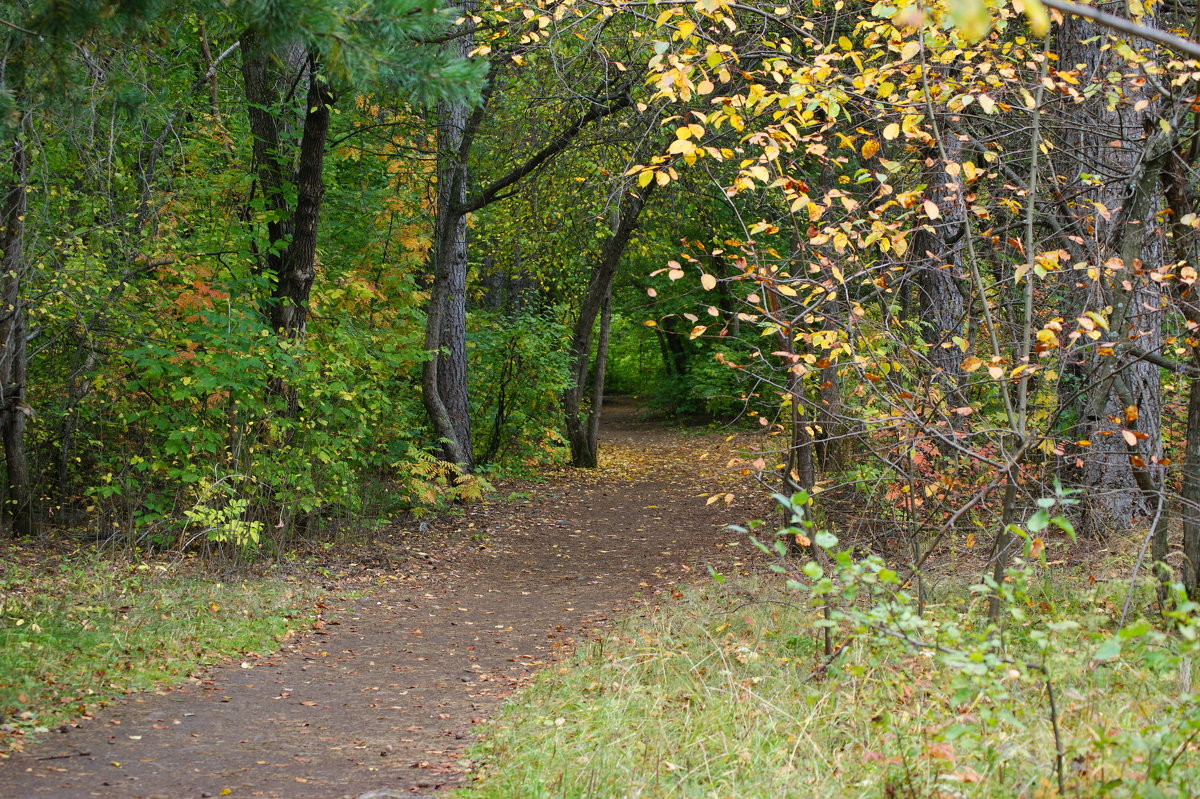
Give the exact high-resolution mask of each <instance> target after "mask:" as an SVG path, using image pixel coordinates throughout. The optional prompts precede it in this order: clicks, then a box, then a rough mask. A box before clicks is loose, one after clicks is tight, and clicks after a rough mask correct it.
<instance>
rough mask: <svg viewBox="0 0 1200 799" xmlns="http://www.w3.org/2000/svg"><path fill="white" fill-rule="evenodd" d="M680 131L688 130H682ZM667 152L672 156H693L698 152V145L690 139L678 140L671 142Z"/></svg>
mask: <svg viewBox="0 0 1200 799" xmlns="http://www.w3.org/2000/svg"><path fill="white" fill-rule="evenodd" d="M680 130H687V128H680ZM667 152H668V153H669V154H671V155H691V154H692V153H694V152H696V144H695V142H693V141H691V140H690V139H676V140H675V141H673V142H671V146H670V147H668V148H667Z"/></svg>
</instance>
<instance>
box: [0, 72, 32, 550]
mask: <svg viewBox="0 0 1200 799" xmlns="http://www.w3.org/2000/svg"><path fill="white" fill-rule="evenodd" d="M14 74H15V75H16V79H15V80H13V78H12V77H11V76H13V75H14ZM22 78H23V75H21V73H20V67H19V65H17V64H15V63H10V64H9V79H10V85H14V84H15V85H17V86H18V88H19V87H20V83H21V81H22ZM17 94H18V97H20V91H19V90H18V92H17ZM29 116H30V114H29V111H28V110H24V111H22V113H21V117H20V119H19V121H18V125H17V130H16V131H15V133H14V134H13V137H12V142H11V145H10V150H9V179H8V181H7V186H6V188H5V192H4V197H3V202H2V204H0V249H2V251H3V254H2V255H0V272H2V274H0V302H2V303H3V308H0V314H2V315H0V437H2V438H3V442H4V460H5V467H6V473H7V477H8V492H7V497H6V503H5V507H4V509H3V511H4V516H5V517H7V518H8V520H9V521H10V523H11V525H12V532H13V535H17V536H23V535H32V534H33V533H34V532H36V530H37V524H36V521H35V509H34V502H33V491H32V490H31V486H30V477H29V462H28V460H27V458H26V456H25V426H26V423H27V422H28V420H29V418H30V417H31V416H32V415H33V412H32V410H31V409H30V407H29V405H28V404H27V403H26V401H25V380H26V375H27V369H28V360H27V359H28V353H27V350H26V331H25V300H24V297H23V296H22V282H23V281H24V279H25V277H26V275H27V273H28V266H29V265H28V262H27V261H26V258H25V213H26V211H27V206H28V203H27V200H26V192H27V189H28V183H29V152H28V150H27V148H26V144H25V140H24V136H25V134H26V133H27V131H28V127H29Z"/></svg>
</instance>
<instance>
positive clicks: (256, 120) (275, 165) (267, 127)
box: [241, 28, 292, 275]
mask: <svg viewBox="0 0 1200 799" xmlns="http://www.w3.org/2000/svg"><path fill="white" fill-rule="evenodd" d="M241 41H242V45H241V51H242V81H243V84H244V90H245V94H246V110H247V114H248V115H249V119H250V133H251V136H252V137H253V147H254V168H255V179H256V181H257V182H258V191H259V194H261V195H262V198H263V203H264V208H263V212H264V213H263V216H265V217H266V218H267V245H268V246H267V251H266V252H265V253H264V254H263V259H262V266H263V268H264V269H266V270H267V271H268V272H270V273H272V274H275V275H279V274H280V273H282V272H283V259H284V250H283V248H282V242H283V241H284V240H285V239H286V238H287V237H288V235H289V234H290V233H291V221H292V216H291V214H290V213H289V212H288V211H289V209H288V207H287V199H286V196H285V191H284V185H285V182H286V180H287V172H288V169H287V166H286V165H287V164H288V162H289V160H290V159H288V158H286V157H285V154H284V153H283V151H282V142H281V136H280V124H279V118H278V114H279V112H280V108H279V102H280V93H279V84H280V83H281V77H280V75H279V73H278V71H277V70H276V69H275V68H274V66H273V62H272V56H273V54H272V52H271V49H270V47H268V45H267V44H266V42H264V41H263V37H262V35H261V34H259V33H258V32H257V31H255V30H254V29H253V28H251V29H247V30H246V31H245V32H243V33H242V37H241Z"/></svg>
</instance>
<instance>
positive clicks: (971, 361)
mask: <svg viewBox="0 0 1200 799" xmlns="http://www.w3.org/2000/svg"><path fill="white" fill-rule="evenodd" d="M981 366H983V361H981V360H980V359H978V358H976V357H975V356H974V355H972V356H971V357H969V358H963V362H962V370H963V371H964V372H974V371H975V370H976V369H978V368H979V367H981Z"/></svg>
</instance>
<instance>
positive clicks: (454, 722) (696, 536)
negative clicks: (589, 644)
mask: <svg viewBox="0 0 1200 799" xmlns="http://www.w3.org/2000/svg"><path fill="white" fill-rule="evenodd" d="M632 410H633V409H632V407H630V406H628V405H616V406H615V407H612V408H611V409H608V408H606V416H607V417H608V423H607V424H606V426H605V436H604V445H605V460H606V465H605V467H604V468H603V469H601V470H600V471H599V472H596V473H581V472H577V471H573V470H563V471H562V473H561V474H559V475H557V476H556V477H555V478H554V479H552V480H551V481H550V482H549V483H546V484H541V485H539V486H537V487H535V488H534V489H533V490H532V494H533V496H532V497H531V498H530V499H529V500H526V501H521V500H514V501H510V502H505V503H500V504H496V505H492V506H474V507H472V508H470V509H469V510H468V511H467V512H466V515H465V517H464V518H462V519H460V520H456V521H455V522H454V524H453V525H452V526H453V528H455V529H457V531H458V533H457V535H454V534H453V533H452V532H450V531H449V530H448V531H447V535H446V538H447V540H450V539H457V540H458V541H459V542H462V541H464V540H465V541H466V542H468V544H469V545H468V546H466V547H461V546H460V547H459V549H458V550H457V554H448V553H450V552H455V551H456V550H448V551H447V553H443V554H441V555H439V554H438V553H432V554H433V557H431V558H430V559H429V563H428V565H427V566H426V567H425V568H423V569H421V570H419V571H417V572H416V573H415V574H411V575H408V576H404V577H396V576H395V575H391V576H387V577H385V578H384V580H383V582H384V583H385V585H384V586H383V587H380V588H379V589H378V590H376V591H375V592H373V593H371V594H369V595H365V596H363V597H361V598H359V599H355V600H348V601H347V602H345V603H344V606H343V607H341V608H338V609H336V612H334V613H332V614H331V615H330V616H329V620H328V621H327V622H326V623H325V624H324V626H322V627H321V628H320V629H318V630H316V631H314V634H313V635H310V636H307V637H305V638H304V639H303V640H301V641H298V642H296V643H294V644H292V645H291V646H289V647H287V648H286V649H284V650H283V651H282V652H279V653H277V654H276V655H273V656H270V657H264V658H257V659H250V660H247V661H244V662H243V661H239V662H233V663H229V664H226V665H224V666H222V667H219V668H216V669H212V670H210V671H208V672H206V673H204V674H202V675H199V676H198V677H196V678H193V679H192V680H190V681H189V682H187V683H185V684H183V685H181V686H179V687H176V688H173V689H170V690H164V691H160V692H157V693H153V694H140V695H135V696H131V697H128V698H126V699H125V700H123V701H121V702H118V703H116V704H114V705H112V706H110V707H109V708H107V709H106V710H105V711H104V712H102V713H101V714H99V715H98V716H97V717H96V718H95V719H94V720H92V721H90V722H87V723H85V724H84V725H82V726H81V727H79V728H77V729H68V730H67V731H66V732H63V733H60V734H52V736H51V737H50V738H49V739H48V740H46V741H45V742H43V743H42V744H39V745H36V746H32V747H30V748H29V750H28V751H26V752H24V753H22V754H20V755H17V756H14V757H13V758H12V759H10V760H9V761H7V762H0V797H3V798H4V799H9V798H10V797H11V799H18V798H23V797H72V798H74V797H93V796H94V797H114V798H116V797H120V799H152V798H153V799H160V798H161V799H187V798H188V797H208V796H213V797H218V796H232V797H280V798H283V797H287V798H288V799H305V798H307V797H313V799H316V798H317V797H319V798H320V799H336V798H337V797H358V796H360V795H361V794H363V793H366V792H368V791H373V790H375V791H380V790H383V789H389V790H391V791H394V792H396V793H395V794H394V795H396V796H400V795H406V794H405V792H408V793H412V794H415V795H418V796H419V795H427V794H430V793H432V792H434V791H435V790H438V789H440V788H444V787H448V786H453V785H456V784H461V782H462V780H463V779H464V774H463V761H462V749H463V747H464V745H465V744H466V743H467V742H468V741H469V739H470V737H471V735H472V729H473V727H472V725H473V724H475V723H477V722H479V721H480V720H481V719H482V718H484V717H485V716H487V715H488V714H489V713H491V712H492V711H493V710H494V709H495V708H496V707H497V705H498V704H499V702H500V701H502V700H503V699H504V698H505V697H506V696H507V695H509V694H510V693H511V692H512V690H513V689H514V688H515V687H517V686H519V685H520V684H521V683H522V682H524V681H525V680H526V679H528V677H529V675H530V674H532V673H533V672H534V671H536V670H537V669H538V668H539V667H541V666H543V665H545V664H546V663H548V662H551V661H552V660H554V659H555V658H556V657H558V656H559V655H560V654H561V653H564V652H567V651H569V649H570V646H571V644H573V643H574V642H575V641H577V640H579V639H580V638H581V637H585V636H587V635H588V634H589V631H590V630H593V629H594V628H596V627H597V626H598V625H601V624H603V623H604V622H606V621H607V620H608V619H609V618H610V617H611V616H612V615H613V614H614V613H615V612H617V611H618V610H619V609H620V608H621V607H622V606H623V605H625V604H626V603H627V602H629V601H630V600H631V599H634V598H635V597H636V596H637V595H639V594H640V595H642V596H643V597H650V596H653V595H654V594H653V591H652V589H659V590H661V589H662V588H663V587H664V586H666V585H667V584H669V583H670V582H672V581H675V580H678V579H681V578H685V577H687V576H688V575H689V574H694V573H695V571H694V570H690V569H689V566H688V565H687V564H689V563H690V564H691V566H692V569H695V568H696V567H697V566H698V564H699V563H702V562H703V561H706V560H707V561H712V562H719V563H728V562H729V560H730V559H731V557H735V556H736V554H737V553H738V552H742V553H745V551H746V549H745V545H744V544H736V545H735V548H730V547H728V546H727V545H729V544H731V543H732V542H737V541H738V539H739V538H740V537H739V536H737V535H734V534H731V533H728V532H724V525H726V524H728V523H731V522H740V521H743V520H744V519H745V517H746V515H747V513H748V509H747V506H746V505H745V504H744V503H743V501H742V499H741V498H740V497H739V498H738V499H737V500H735V501H734V503H733V504H732V505H729V506H727V505H726V503H725V502H724V501H719V502H716V503H714V504H712V505H706V504H705V499H704V497H703V496H701V494H703V493H704V492H708V491H715V490H717V489H718V488H721V487H722V486H725V487H728V485H729V483H728V481H729V479H730V477H729V475H728V474H727V472H726V469H725V466H726V463H727V460H728V457H729V453H730V449H729V448H730V447H732V446H734V445H735V444H736V443H737V442H736V441H735V442H727V441H725V437H724V436H716V435H707V436H703V437H698V436H693V435H686V434H683V433H680V432H677V431H675V432H673V431H667V430H664V429H662V428H661V427H658V426H656V425H651V424H646V423H641V422H638V421H637V419H636V417H635V415H634V413H633V412H632ZM728 490H731V491H735V492H736V491H737V489H735V488H728ZM667 596H669V594H667ZM385 795H386V794H385Z"/></svg>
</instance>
